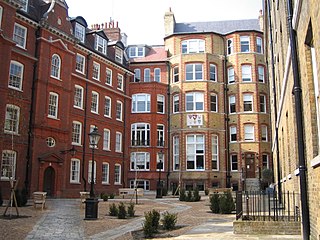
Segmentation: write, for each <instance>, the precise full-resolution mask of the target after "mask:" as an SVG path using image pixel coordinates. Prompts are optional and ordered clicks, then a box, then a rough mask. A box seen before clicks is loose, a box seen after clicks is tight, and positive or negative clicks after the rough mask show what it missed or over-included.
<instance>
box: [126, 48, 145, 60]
mask: <svg viewBox="0 0 320 240" xmlns="http://www.w3.org/2000/svg"><path fill="white" fill-rule="evenodd" d="M144 56H145V48H144V47H130V48H129V57H130V58H133V57H144Z"/></svg>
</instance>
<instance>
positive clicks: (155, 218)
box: [143, 209, 160, 238]
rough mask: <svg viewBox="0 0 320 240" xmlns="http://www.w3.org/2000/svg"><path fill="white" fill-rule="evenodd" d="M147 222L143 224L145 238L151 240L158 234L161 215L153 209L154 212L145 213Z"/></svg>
mask: <svg viewBox="0 0 320 240" xmlns="http://www.w3.org/2000/svg"><path fill="white" fill-rule="evenodd" d="M144 217H145V220H144V222H143V232H144V235H145V237H147V238H150V237H153V235H154V234H155V233H156V232H158V229H159V221H160V213H159V212H158V211H156V210H155V209H153V210H152V211H149V212H146V213H144Z"/></svg>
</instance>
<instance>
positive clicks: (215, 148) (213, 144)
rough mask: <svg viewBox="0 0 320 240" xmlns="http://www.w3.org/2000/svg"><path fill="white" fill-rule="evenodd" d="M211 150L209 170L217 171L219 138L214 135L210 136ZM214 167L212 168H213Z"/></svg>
mask: <svg viewBox="0 0 320 240" xmlns="http://www.w3.org/2000/svg"><path fill="white" fill-rule="evenodd" d="M211 150H212V158H211V170H212V171H219V165H220V164H219V162H220V161H219V137H218V135H216V134H213V135H212V136H211ZM214 165H216V167H215V168H214V167H213V166H214Z"/></svg>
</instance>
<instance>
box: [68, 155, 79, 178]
mask: <svg viewBox="0 0 320 240" xmlns="http://www.w3.org/2000/svg"><path fill="white" fill-rule="evenodd" d="M70 183H80V160H79V159H77V158H71V161H70Z"/></svg>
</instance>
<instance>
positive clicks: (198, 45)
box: [181, 39, 205, 54]
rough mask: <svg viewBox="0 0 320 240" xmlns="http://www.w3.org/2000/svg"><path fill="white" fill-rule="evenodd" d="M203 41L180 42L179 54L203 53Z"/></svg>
mask: <svg viewBox="0 0 320 240" xmlns="http://www.w3.org/2000/svg"><path fill="white" fill-rule="evenodd" d="M204 52H205V40H203V39H189V40H184V41H182V42H181V53H182V54H189V53H204Z"/></svg>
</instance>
